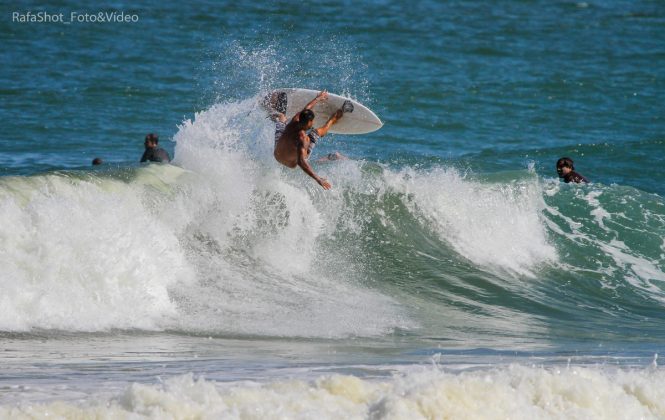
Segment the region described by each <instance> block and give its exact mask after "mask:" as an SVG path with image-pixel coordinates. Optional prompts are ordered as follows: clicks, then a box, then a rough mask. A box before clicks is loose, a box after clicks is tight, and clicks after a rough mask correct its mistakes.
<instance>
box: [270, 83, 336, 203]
mask: <svg viewBox="0 0 665 420" xmlns="http://www.w3.org/2000/svg"><path fill="white" fill-rule="evenodd" d="M267 99H268V101H269V102H271V103H270V105H272V109H273V110H275V111H277V112H275V113H274V114H272V115H271V118H272V119H273V121H274V122H275V151H274V156H275V159H276V160H277V162H279V163H281V164H282V165H284V166H286V167H289V168H295V167H296V166H300V169H302V170H303V171H304V172H305V173H306V174H307V175H309V176H311V177H312V178H314V180H315V181H316V182H317V183H318V184H319V185H320V186H322V187H323V189H325V190H329V189H330V188H331V187H332V185H330V182H328V181H327V180H326V179H324V178H321V177H320V176H318V175H317V174H316V172H314V170H313V169H312V166H311V165H310V164H309V156H310V155H311V154H312V150H313V149H314V146H315V145H316V142H317V141H319V140H320V139H321V137H323V136H325V135H326V134H328V130H330V127H332V126H333V125H334V124H335V123H336V122H337V121H339V119H340V118H342V116H343V115H344V110H343V108H344V107H343V106H342V108H340V109H338V110H337V112H335V113H334V114H333V115H332V116H331V117H330V118H329V119H328V121H327V122H326V123H325V124H323V125H322V126H321V127H319V128H312V126H313V125H314V117H315V115H314V111H312V108H314V106H315V105H316V104H317V103H318V102H320V101H325V100H326V99H328V92H327V91H325V90H323V91H321V92H319V94H318V95H316V97H315V98H314V99H313V100H312V101H310V102H309V103H308V104H307V105H305V108H303V110H302V111H300V112H299V113H297V114H296V115H294V116H293V118H291V121H287V119H286V115H284V112H280V111H282V110H283V111H286V110H285V109H280V106H279V105H280V102H281V101H282V98H280V97H279V94H277V95H273V97H270V98H267Z"/></svg>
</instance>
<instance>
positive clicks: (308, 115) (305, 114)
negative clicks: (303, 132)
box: [298, 109, 315, 127]
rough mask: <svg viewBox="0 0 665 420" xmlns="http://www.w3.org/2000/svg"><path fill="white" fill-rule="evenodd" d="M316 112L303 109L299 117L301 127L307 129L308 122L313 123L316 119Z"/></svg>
mask: <svg viewBox="0 0 665 420" xmlns="http://www.w3.org/2000/svg"><path fill="white" fill-rule="evenodd" d="M314 117H315V115H314V111H312V110H311V109H303V110H302V111H300V117H298V122H300V125H301V126H302V127H305V126H306V125H307V123H308V122H310V121H312V120H313V119H314Z"/></svg>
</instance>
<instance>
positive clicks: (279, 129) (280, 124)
mask: <svg viewBox="0 0 665 420" xmlns="http://www.w3.org/2000/svg"><path fill="white" fill-rule="evenodd" d="M284 130H286V122H284V121H281V120H277V121H275V144H277V142H278V141H279V138H280V137H282V134H284Z"/></svg>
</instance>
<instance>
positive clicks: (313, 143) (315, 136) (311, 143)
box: [307, 130, 321, 156]
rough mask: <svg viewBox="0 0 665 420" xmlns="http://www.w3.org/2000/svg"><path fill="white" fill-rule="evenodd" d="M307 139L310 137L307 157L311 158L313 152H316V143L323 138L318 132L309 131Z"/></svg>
mask: <svg viewBox="0 0 665 420" xmlns="http://www.w3.org/2000/svg"><path fill="white" fill-rule="evenodd" d="M307 137H309V145H308V146H307V155H308V156H309V155H311V154H312V150H314V146H316V142H317V141H319V140H321V136H319V133H318V131H317V130H309V133H307Z"/></svg>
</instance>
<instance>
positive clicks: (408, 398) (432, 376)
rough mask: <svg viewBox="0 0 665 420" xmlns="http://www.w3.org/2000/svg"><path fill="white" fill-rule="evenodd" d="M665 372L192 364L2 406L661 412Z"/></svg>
mask: <svg viewBox="0 0 665 420" xmlns="http://www.w3.org/2000/svg"><path fill="white" fill-rule="evenodd" d="M664 380H665V372H664V371H663V370H658V369H655V368H650V369H647V370H643V371H622V370H618V371H610V370H607V369H606V370H604V369H602V368H582V367H568V368H561V369H559V368H549V369H544V368H538V367H524V366H511V367H508V368H501V369H493V370H482V371H468V372H463V373H458V374H453V373H446V372H444V371H441V370H439V369H435V368H417V369H413V368H411V369H408V371H407V372H405V373H398V374H395V376H393V377H392V378H388V379H382V380H370V379H363V378H359V377H356V376H351V375H332V376H321V377H319V378H318V379H315V380H311V381H308V380H302V379H290V380H289V379H285V380H281V381H275V382H268V383H257V382H249V381H248V382H235V383H215V382H211V381H205V380H203V379H201V378H199V379H195V378H194V377H193V376H192V375H191V374H190V375H184V376H178V377H173V378H171V379H168V380H166V381H165V382H164V383H163V384H160V385H142V384H133V385H131V386H129V387H128V388H127V389H126V391H125V392H124V393H122V394H121V395H118V396H117V397H115V398H111V399H110V400H109V399H107V398H106V397H103V396H99V397H96V396H94V395H93V396H92V397H90V398H89V399H88V400H87V401H84V402H80V403H71V402H66V401H58V402H53V403H47V404H28V403H24V404H20V405H18V406H16V407H9V406H4V407H0V417H3V418H31V419H45V418H93V417H94V418H135V419H143V418H148V419H157V418H159V419H175V418H227V419H263V418H290V419H309V418H321V419H340V418H350V419H362V418H373V419H425V418H465V419H501V418H512V419H534V418H539V419H550V418H551V419H560V418H571V419H615V418H616V419H619V418H643V419H656V418H663V417H665V389H664V388H663V387H662V383H663V381H664Z"/></svg>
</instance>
